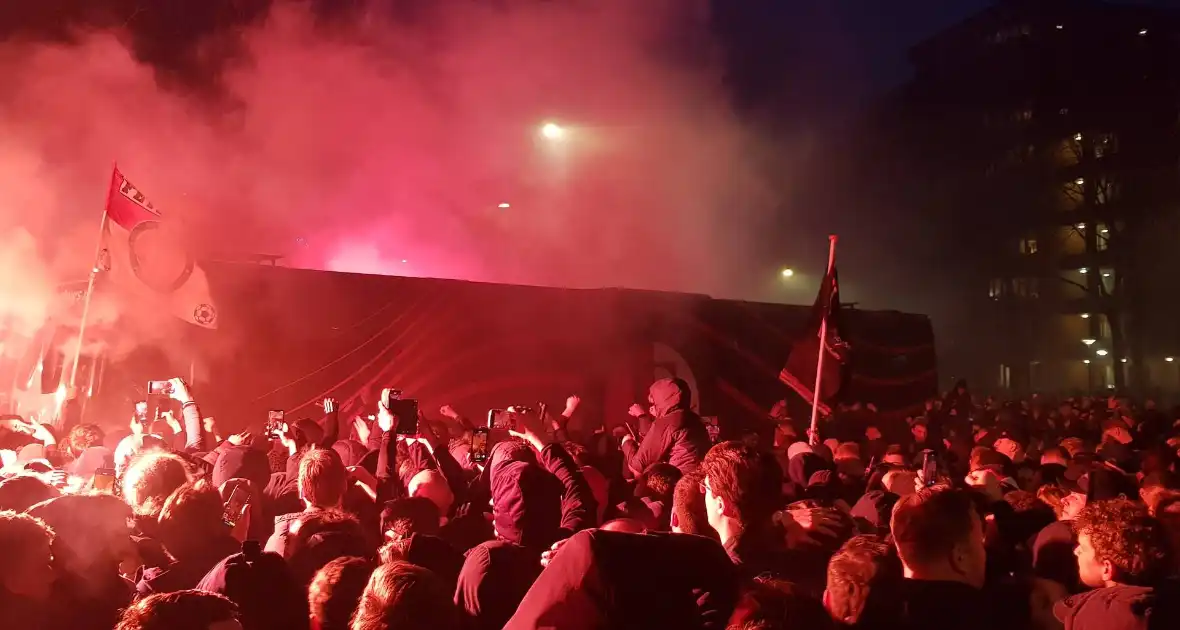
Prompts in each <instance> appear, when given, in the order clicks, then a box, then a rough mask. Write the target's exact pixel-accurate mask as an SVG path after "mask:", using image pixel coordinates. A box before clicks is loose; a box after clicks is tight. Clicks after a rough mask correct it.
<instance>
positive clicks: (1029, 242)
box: [1020, 238, 1037, 255]
mask: <svg viewBox="0 0 1180 630" xmlns="http://www.w3.org/2000/svg"><path fill="white" fill-rule="evenodd" d="M1020 253H1021V254H1025V255H1029V254H1035V253H1037V239H1035V238H1022V239H1020Z"/></svg>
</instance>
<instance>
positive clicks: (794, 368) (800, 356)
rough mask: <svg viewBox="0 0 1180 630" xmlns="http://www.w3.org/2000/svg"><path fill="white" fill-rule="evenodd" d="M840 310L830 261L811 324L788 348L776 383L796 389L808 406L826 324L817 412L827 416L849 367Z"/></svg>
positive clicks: (812, 310) (833, 264)
mask: <svg viewBox="0 0 1180 630" xmlns="http://www.w3.org/2000/svg"><path fill="white" fill-rule="evenodd" d="M842 319H843V317H842V314H841V311H840V280H839V276H838V274H837V273H836V265H835V263H834V262H833V263H832V265H831V267H830V268H829V269H828V272H827V273H826V274H825V275H824V279H823V284H821V285H820V287H819V295H817V296H816V298H815V305H814V306H813V307H812V308H811V321H810V322H809V323H808V326H807V328H806V329H805V330H804V332H803V334H802V335H801V336H800V337H799V339H798V341H796V342H795V344H794V345H793V346H792V347H791V353H790V354H789V355H788V356H787V365H786V367H784V368H783V371H782V372H780V373H779V380H781V381H782V382H783V383H786V384H787V386H788V387H790V388H791V389H793V390H795V391H796V392H797V393H798V394H799V395H800V396H802V397H803V398H804V400H806V401H807V402H808V403H810V402H811V401H812V399H813V398H814V394H815V392H814V388H815V372H816V368H817V365H818V363H819V344H820V331H821V330H823V329H824V327H823V323H824V322H825V321H826V322H827V328H826V331H825V332H826V334H825V339H824V352H825V355H824V365H823V372H824V373H823V380H822V381H821V383H820V395H819V401H820V404H819V410H820V412H821V413H823V414H825V415H827V414H829V413H831V409H829V408H828V406H827V405H826V404H824V403H825V402H827V401H830V400H832V398H834V397H835V396H836V394H837V393H839V391H840V387H841V386H842V385H843V384H844V367H845V366H846V365H847V364H848V357H849V346H848V343H847V342H845V341H844V335H843V330H842V326H841V320H842Z"/></svg>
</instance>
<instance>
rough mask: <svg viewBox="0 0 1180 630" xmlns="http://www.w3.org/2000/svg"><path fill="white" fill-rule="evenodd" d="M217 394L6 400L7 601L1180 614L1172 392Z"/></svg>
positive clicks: (733, 619) (1095, 617)
mask: <svg viewBox="0 0 1180 630" xmlns="http://www.w3.org/2000/svg"><path fill="white" fill-rule="evenodd" d="M192 394H193V393H192V392H190V389H189V387H188V386H187V385H186V384H185V383H184V382H183V381H180V380H179V379H176V380H173V381H172V387H171V395H170V397H171V401H170V402H169V403H168V404H165V405H163V407H164V408H165V412H164V413H163V414H161V415H160V416H159V419H158V420H152V421H151V422H148V421H147V420H146V418H147V416H146V415H144V414H142V413H138V410H137V414H135V415H134V416H133V418H132V421H131V423H130V424H131V426H130V427H129V428H128V430H120V431H109V432H104V430H102V429H100V428H99V427H98V426H95V425H92V424H76V423H75V424H74V425H73V426H72V427H70V428H68V430H63V431H60V432H57V431H55V430H54V429H53V428H52V427H49V426H45V425H41V424H38V423H36V422H28V421H25V420H23V419H21V418H16V417H7V418H6V419H5V420H4V421H3V425H2V428H0V449H3V450H0V454H3V456H4V468H3V481H0V628H4V629H7V628H13V629H17V628H20V629H46V630H59V629H60V630H91V629H93V630H111V629H112V628H117V629H118V630H165V629H167V630H190V629H191V630H231V629H236V628H243V629H244V630H271V629H274V630H278V629H293V630H299V629H308V630H310V629H316V630H344V629H352V630H370V629H386V628H388V629H397V630H401V629H413V628H422V629H426V628H437V629H440V630H451V629H470V630H485V629H486V630H491V629H499V628H510V629H518V628H520V629H524V628H563V629H564V628H575V629H576V628H587V629H588V628H648V629H650V628H735V629H771V628H792V629H796V628H797V629H804V628H806V629H823V628H835V627H850V628H866V629H878V628H881V629H884V628H917V629H926V628H931V629H933V628H939V629H948V628H949V629H954V628H980V629H983V628H1002V629H1005V630H1009V629H1010V630H1017V629H1020V628H1030V629H1032V628H1046V629H1047V628H1060V627H1065V628H1075V629H1078V630H1097V629H1103V630H1107V629H1124V628H1173V629H1174V628H1180V616H1178V615H1177V613H1176V612H1175V610H1176V608H1177V606H1180V600H1178V599H1177V598H1176V597H1174V595H1175V593H1176V590H1175V587H1174V585H1173V580H1174V579H1175V578H1177V577H1178V568H1180V564H1178V562H1177V559H1178V557H1180V556H1177V555H1176V553H1175V552H1176V551H1178V550H1180V547H1178V544H1180V482H1178V480H1177V470H1176V460H1177V448H1178V446H1180V422H1177V421H1176V417H1175V415H1167V414H1165V413H1163V412H1161V411H1160V410H1158V409H1156V408H1155V407H1154V405H1152V404H1151V403H1150V402H1147V403H1145V404H1144V405H1143V406H1142V407H1139V408H1136V407H1134V406H1132V405H1131V404H1130V403H1129V402H1128V401H1126V400H1123V399H1120V398H1116V397H1111V398H1096V397H1095V398H1077V399H1066V400H1061V401H1054V402H1050V401H1048V400H1046V399H1041V398H1033V399H1030V400H1025V401H1021V402H1018V403H1007V404H1000V403H998V402H996V401H992V400H985V401H981V400H978V399H973V398H972V396H971V395H970V394H969V393H968V391H967V388H966V386H965V385H960V386H957V387H956V388H955V389H954V390H953V391H951V392H950V393H949V394H948V395H947V396H946V397H945V398H942V399H938V400H932V401H930V402H929V403H928V404H927V405H926V409H925V411H924V413H922V414H921V415H916V416H913V417H908V418H907V417H902V416H897V415H890V414H882V413H878V412H876V411H875V410H874V409H872V408H871V407H867V408H862V407H861V406H859V405H854V406H848V407H842V408H840V409H838V410H837V411H836V412H835V414H834V415H833V417H831V418H829V419H827V420H825V422H824V423H823V425H822V432H823V436H822V437H823V438H825V439H823V440H822V441H821V440H819V439H818V436H817V439H816V440H815V441H814V442H811V443H809V440H808V439H807V436H806V432H805V431H804V430H803V427H801V426H799V425H798V424H796V423H795V422H794V421H793V420H792V419H791V418H789V417H786V412H785V409H786V406H785V405H784V404H781V403H780V404H779V405H777V406H776V407H775V408H774V409H773V410H772V411H771V413H770V414H769V415H768V417H767V419H766V421H765V422H764V423H763V424H762V425H759V426H755V427H746V428H745V430H744V431H742V432H741V433H740V434H739V435H737V436H735V437H736V438H737V439H734V440H730V441H723V442H720V443H716V444H713V443H712V442H711V440H710V436H709V433H708V431H707V429H706V426H705V424H704V423H703V422H702V420H701V419H700V418H699V417H698V416H697V415H696V414H694V413H693V412H692V411H691V404H690V403H691V400H690V396H691V393H690V390H689V388H688V386H687V385H686V384H685V383H684V382H682V381H679V380H676V379H664V380H660V381H657V382H656V383H655V384H653V385H652V386H651V389H650V395H649V399H648V403H649V407H648V408H643V407H641V406H639V405H635V406H633V407H632V408H631V410H630V414H629V417H628V418H627V422H625V423H621V424H620V426H619V428H618V429H616V430H615V431H604V430H602V429H598V430H595V431H592V432H588V433H586V434H583V435H575V434H572V432H571V430H570V423H569V420H570V418H571V417H573V416H574V415H575V414H577V413H578V407H579V402H580V401H579V399H578V398H577V397H570V398H569V400H568V401H567V404H566V407H565V409H564V411H563V412H562V413H561V414H560V415H550V414H548V413H534V412H532V411H528V410H522V411H521V412H519V413H516V414H514V415H513V416H512V423H513V424H512V426H511V427H510V428H509V429H506V430H505V431H504V432H503V434H500V433H499V432H498V431H493V432H491V434H490V442H489V444H488V448H487V449H486V457H485V456H484V455H485V453H484V450H483V449H482V448H479V445H478V444H477V445H475V446H473V436H474V437H476V438H477V439H476V441H477V442H478V441H480V440H481V439H482V434H481V431H480V428H479V427H476V426H474V425H473V423H471V422H470V421H468V420H467V419H465V418H464V417H462V416H461V415H460V414H458V413H456V412H455V411H454V410H453V409H451V408H450V407H444V408H443V409H442V410H441V415H440V419H439V420H430V419H427V418H425V417H421V418H419V421H418V427H417V433H416V434H406V435H399V434H398V432H397V430H395V427H397V426H398V424H399V422H398V420H399V419H398V418H395V417H394V416H393V415H392V414H391V413H390V411H389V409H388V408H387V406H386V404H385V403H376V404H374V405H373V406H375V407H376V409H370V410H364V411H360V412H358V413H355V414H354V413H341V411H340V410H339V408H338V407H337V405H336V402H335V401H334V400H331V399H328V400H325V401H324V412H325V415H324V418H323V419H322V420H320V421H314V420H310V419H301V420H298V421H296V422H292V423H290V424H282V423H280V424H279V425H278V426H277V430H276V431H273V432H271V433H269V434H266V435H262V434H260V435H251V434H249V433H240V434H237V435H231V436H228V437H226V438H225V439H222V437H221V436H219V435H218V433H219V431H218V427H217V425H216V423H215V422H214V421H213V420H212V419H209V418H202V416H201V413H200V410H199V408H198V405H197V402H196V400H194V398H193V395H192ZM169 406H171V407H172V408H173V409H172V412H171V413H169V412H168V410H167V408H168V407H169ZM350 411H352V410H350ZM369 414H374V415H372V416H370V415H369ZM152 415H153V417H155V414H152ZM402 420H404V419H402ZM602 424H603V423H602V421H601V419H597V418H593V419H591V418H583V419H579V422H577V423H575V426H601V425H602ZM612 424H613V423H612ZM67 426H69V425H68V423H67ZM272 428H274V427H272ZM58 433H60V435H59V434H58ZM403 433H405V432H403Z"/></svg>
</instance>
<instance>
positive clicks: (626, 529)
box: [601, 518, 647, 534]
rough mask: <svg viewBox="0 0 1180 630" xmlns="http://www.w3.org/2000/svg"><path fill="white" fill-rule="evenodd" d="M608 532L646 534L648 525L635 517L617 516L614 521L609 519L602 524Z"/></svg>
mask: <svg viewBox="0 0 1180 630" xmlns="http://www.w3.org/2000/svg"><path fill="white" fill-rule="evenodd" d="M601 529H604V530H606V531H608V532H622V533H624V534H646V533H647V527H645V526H644V525H643V523H641V522H639V521H638V520H636V519H633V518H616V519H615V520H613V521H608V522H606V523H603V524H602V528H601Z"/></svg>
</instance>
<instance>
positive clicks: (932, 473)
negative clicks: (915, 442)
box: [922, 449, 938, 488]
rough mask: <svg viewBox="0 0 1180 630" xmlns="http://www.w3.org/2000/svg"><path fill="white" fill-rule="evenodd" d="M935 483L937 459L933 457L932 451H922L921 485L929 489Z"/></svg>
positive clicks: (936, 479)
mask: <svg viewBox="0 0 1180 630" xmlns="http://www.w3.org/2000/svg"><path fill="white" fill-rule="evenodd" d="M936 483H938V458H937V457H936V456H935V455H934V451H932V450H930V449H926V450H924V451H922V484H923V485H925V486H926V487H927V488H930V487H933V486H934V485H935V484H936Z"/></svg>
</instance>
